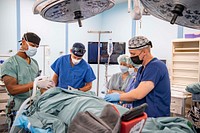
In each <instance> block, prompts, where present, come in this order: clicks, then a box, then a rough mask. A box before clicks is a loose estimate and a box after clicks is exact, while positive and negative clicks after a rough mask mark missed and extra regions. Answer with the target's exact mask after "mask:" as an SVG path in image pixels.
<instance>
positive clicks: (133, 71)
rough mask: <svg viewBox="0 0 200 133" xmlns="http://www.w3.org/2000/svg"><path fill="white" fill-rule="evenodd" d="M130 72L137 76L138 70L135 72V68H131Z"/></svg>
mask: <svg viewBox="0 0 200 133" xmlns="http://www.w3.org/2000/svg"><path fill="white" fill-rule="evenodd" d="M129 74H130V75H132V76H136V74H137V72H135V68H129Z"/></svg>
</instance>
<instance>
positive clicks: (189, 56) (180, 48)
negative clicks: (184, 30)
mask: <svg viewBox="0 0 200 133" xmlns="http://www.w3.org/2000/svg"><path fill="white" fill-rule="evenodd" d="M172 45H173V46H172V73H171V74H172V75H171V83H172V86H182V87H183V88H184V89H185V86H187V85H188V84H192V83H196V82H199V79H200V65H199V62H200V50H199V49H200V39H176V40H174V41H173V42H172Z"/></svg>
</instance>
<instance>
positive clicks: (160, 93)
mask: <svg viewBox="0 0 200 133" xmlns="http://www.w3.org/2000/svg"><path fill="white" fill-rule="evenodd" d="M151 47H152V43H151V41H149V40H148V39H147V38H146V37H144V36H136V37H133V38H132V39H130V40H129V52H130V57H131V60H132V61H133V63H135V64H138V65H139V64H142V66H141V67H140V68H139V69H138V72H137V75H136V81H135V82H133V87H134V88H132V90H131V91H129V92H127V93H123V94H119V93H112V94H107V95H106V96H105V98H104V99H105V100H106V101H109V102H116V101H125V102H132V101H133V102H132V105H133V107H137V106H140V105H141V104H143V103H147V104H148V107H147V109H146V110H145V112H146V113H147V115H148V117H163V116H170V101H171V91H170V81H169V74H168V70H167V67H166V65H165V64H164V63H163V62H162V61H160V60H158V59H157V58H155V57H153V55H152V54H151Z"/></svg>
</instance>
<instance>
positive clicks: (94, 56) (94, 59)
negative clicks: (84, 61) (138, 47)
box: [88, 42, 126, 64]
mask: <svg viewBox="0 0 200 133" xmlns="http://www.w3.org/2000/svg"><path fill="white" fill-rule="evenodd" d="M107 46H108V42H101V43H100V64H105V63H108V57H109V55H108V53H107ZM125 48H126V43H125V42H113V52H112V54H111V56H110V62H109V64H118V62H117V58H118V57H119V55H121V54H125V51H126V49H125ZM88 63H89V64H98V42H88Z"/></svg>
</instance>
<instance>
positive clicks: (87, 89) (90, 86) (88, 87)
mask: <svg viewBox="0 0 200 133" xmlns="http://www.w3.org/2000/svg"><path fill="white" fill-rule="evenodd" d="M91 88H92V82H89V83H86V85H85V86H84V87H82V88H79V90H80V91H84V92H86V91H89V90H90V89H91Z"/></svg>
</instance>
